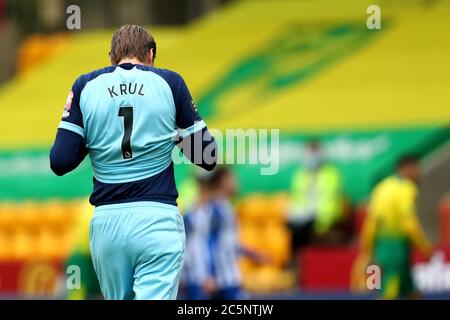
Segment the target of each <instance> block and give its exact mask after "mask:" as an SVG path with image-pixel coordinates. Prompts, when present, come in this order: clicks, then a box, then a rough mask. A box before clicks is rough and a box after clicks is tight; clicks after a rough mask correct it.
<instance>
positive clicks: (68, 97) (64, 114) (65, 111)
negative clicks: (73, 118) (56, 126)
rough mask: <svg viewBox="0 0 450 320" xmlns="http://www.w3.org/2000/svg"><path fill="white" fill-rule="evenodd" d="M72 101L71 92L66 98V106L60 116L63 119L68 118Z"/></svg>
mask: <svg viewBox="0 0 450 320" xmlns="http://www.w3.org/2000/svg"><path fill="white" fill-rule="evenodd" d="M72 100H73V92H72V91H70V92H69V95H68V96H67V100H66V104H65V106H64V111H63V114H62V117H63V118H67V117H68V116H70V108H72Z"/></svg>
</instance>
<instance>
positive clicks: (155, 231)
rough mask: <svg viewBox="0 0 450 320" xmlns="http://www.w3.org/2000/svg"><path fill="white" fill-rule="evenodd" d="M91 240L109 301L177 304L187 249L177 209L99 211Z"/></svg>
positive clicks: (142, 205)
mask: <svg viewBox="0 0 450 320" xmlns="http://www.w3.org/2000/svg"><path fill="white" fill-rule="evenodd" d="M89 238H90V247H91V255H92V261H93V264H94V269H95V272H96V273H97V277H98V280H99V282H100V287H101V290H102V293H103V295H104V297H105V299H114V300H118V299H138V300H143V299H158V300H159V299H176V297H177V292H178V283H179V280H180V274H181V270H182V266H183V258H184V249H185V243H186V238H185V233H184V223H183V218H182V217H181V215H180V213H179V211H178V208H177V207H175V206H172V205H168V204H163V203H158V202H130V203H120V204H111V205H104V206H100V207H97V208H95V211H94V216H93V218H92V220H91V224H90V233H89Z"/></svg>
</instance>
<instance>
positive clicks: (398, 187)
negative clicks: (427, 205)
mask: <svg viewBox="0 0 450 320" xmlns="http://www.w3.org/2000/svg"><path fill="white" fill-rule="evenodd" d="M415 196H416V188H415V187H414V185H413V183H412V182H410V181H408V180H406V179H402V178H400V177H397V176H392V177H388V178H386V179H385V180H383V181H382V182H380V183H379V184H378V185H377V186H376V187H375V189H374V191H373V193H372V197H371V201H370V205H369V214H371V215H373V216H374V217H375V218H376V221H377V231H378V233H381V234H388V235H392V236H402V235H403V233H404V221H405V218H406V217H407V216H408V215H410V214H414V212H413V208H412V207H411V206H412V205H413V204H414V199H415Z"/></svg>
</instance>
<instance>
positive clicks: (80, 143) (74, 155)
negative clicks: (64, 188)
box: [50, 79, 88, 176]
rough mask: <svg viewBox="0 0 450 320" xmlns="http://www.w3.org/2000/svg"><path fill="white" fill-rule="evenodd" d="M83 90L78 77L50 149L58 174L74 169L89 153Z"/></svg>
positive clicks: (53, 166) (51, 163)
mask: <svg viewBox="0 0 450 320" xmlns="http://www.w3.org/2000/svg"><path fill="white" fill-rule="evenodd" d="M81 90H82V85H81V81H80V79H78V80H77V81H76V82H75V84H74V85H73V87H72V91H71V92H70V93H69V96H68V97H67V101H66V105H65V107H64V112H63V116H62V119H61V122H60V124H59V127H58V131H57V133H56V138H55V142H54V143H53V147H52V148H51V150H50V168H51V169H52V171H53V172H54V173H55V174H56V175H58V176H62V175H64V174H66V173H68V172H70V171H72V170H74V169H75V168H76V167H77V166H78V165H79V164H80V163H81V162H82V161H83V159H84V158H85V157H86V155H87V153H88V149H87V147H86V142H85V138H84V127H83V116H82V113H81V110H80V94H81Z"/></svg>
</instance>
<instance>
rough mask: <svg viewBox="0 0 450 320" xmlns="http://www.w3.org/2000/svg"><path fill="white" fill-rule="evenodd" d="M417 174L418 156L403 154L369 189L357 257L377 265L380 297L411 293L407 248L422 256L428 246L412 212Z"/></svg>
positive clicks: (410, 294) (418, 174) (416, 191)
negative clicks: (390, 171) (391, 172)
mask: <svg viewBox="0 0 450 320" xmlns="http://www.w3.org/2000/svg"><path fill="white" fill-rule="evenodd" d="M419 177H420V168H419V164H418V159H417V158H416V157H413V156H407V157H403V158H402V159H401V160H400V161H399V163H398V167H397V173H396V174H395V175H393V176H390V177H388V178H386V179H384V180H383V181H381V182H380V183H379V184H378V185H377V186H376V187H375V189H374V190H373V192H372V196H371V199H370V203H369V207H368V215H367V218H366V220H365V223H364V227H363V231H362V236H361V249H362V254H361V255H360V258H359V259H360V261H361V259H362V260H365V261H367V262H368V261H371V263H373V264H375V265H378V266H379V267H380V268H381V272H382V276H381V296H382V298H384V299H395V298H398V297H414V296H415V295H416V290H415V288H414V284H413V279H412V275H411V265H410V264H411V251H412V248H417V249H418V250H420V251H421V252H422V254H424V255H425V256H427V257H428V256H429V255H430V254H431V250H432V246H431V243H430V242H429V241H428V239H427V237H426V235H425V233H424V232H423V230H422V227H421V225H420V222H419V220H418V218H417V212H416V198H417V194H418V189H417V181H418V180H419Z"/></svg>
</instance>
